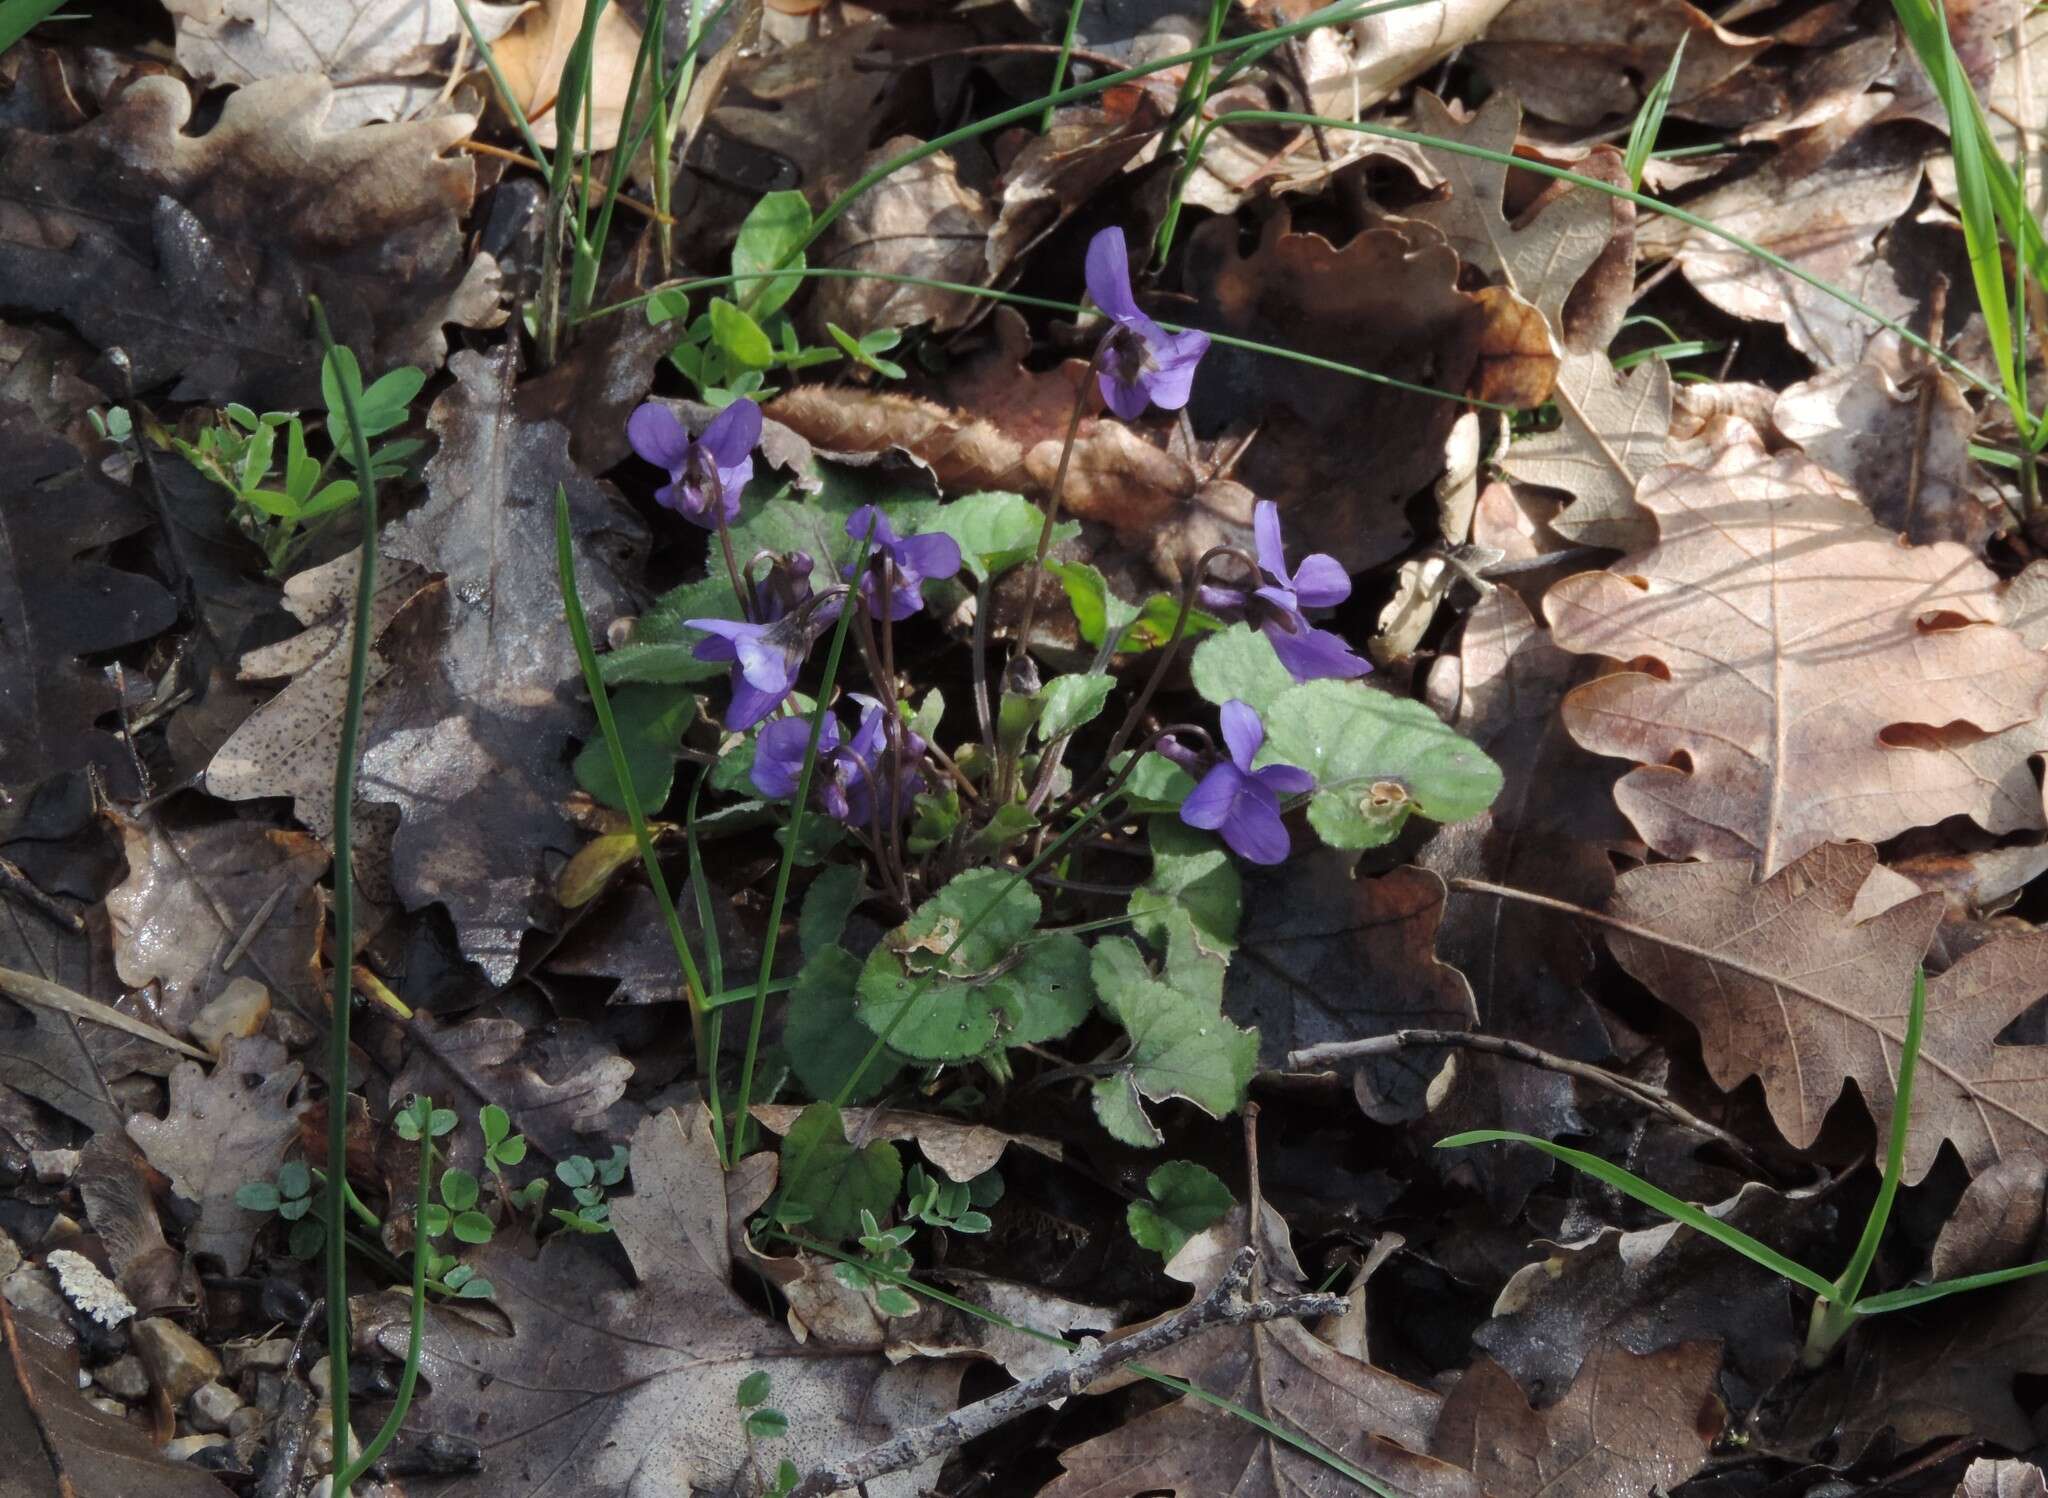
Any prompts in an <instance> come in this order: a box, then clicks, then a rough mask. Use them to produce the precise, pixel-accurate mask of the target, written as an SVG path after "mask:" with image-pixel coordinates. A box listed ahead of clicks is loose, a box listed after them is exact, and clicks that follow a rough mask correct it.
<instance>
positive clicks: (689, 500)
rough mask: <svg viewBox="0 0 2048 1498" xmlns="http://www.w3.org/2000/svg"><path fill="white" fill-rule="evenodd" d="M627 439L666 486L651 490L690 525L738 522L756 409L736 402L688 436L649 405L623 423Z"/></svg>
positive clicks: (664, 411)
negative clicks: (663, 474) (662, 471)
mask: <svg viewBox="0 0 2048 1498" xmlns="http://www.w3.org/2000/svg"><path fill="white" fill-rule="evenodd" d="M626 440H627V441H628V442H630V443H632V445H633V451H634V452H636V453H638V454H639V455H640V456H641V457H642V458H644V459H646V460H647V461H648V462H650V463H652V464H653V465H654V466H655V467H656V468H666V469H667V470H668V482H667V483H666V484H664V485H662V486H661V487H660V488H659V489H657V490H655V491H654V498H655V501H656V503H658V504H662V505H666V506H667V507H668V508H669V509H671V510H674V511H675V512H676V513H677V514H678V515H680V516H682V517H683V518H684V519H685V520H687V521H689V522H690V523H691V524H692V525H701V526H703V527H704V528H705V529H706V530H716V529H717V528H718V527H719V526H721V525H730V524H732V523H733V521H735V520H737V519H738V518H739V513H740V491H741V490H742V489H744V488H746V487H747V481H748V480H749V479H751V478H753V476H754V449H755V448H756V447H758V446H759V445H760V442H761V408H760V407H759V406H757V405H755V404H754V402H752V401H750V400H745V399H741V400H736V401H734V402H733V403H732V404H731V405H729V406H727V407H726V408H725V409H724V410H723V411H720V412H719V413H718V414H717V415H716V416H714V417H712V418H711V421H710V424H709V425H707V426H706V427H705V428H704V430H703V432H702V433H701V434H700V435H698V436H696V437H692V436H691V435H690V434H689V433H688V432H687V431H685V430H684V429H683V424H682V423H681V422H680V421H678V420H676V415H675V412H673V411H671V410H669V408H668V407H667V406H663V405H657V404H656V403H655V402H653V401H649V402H648V403H647V404H646V405H644V406H642V407H640V409H639V410H637V411H635V412H634V413H633V414H632V415H631V416H630V417H628V418H627V420H626Z"/></svg>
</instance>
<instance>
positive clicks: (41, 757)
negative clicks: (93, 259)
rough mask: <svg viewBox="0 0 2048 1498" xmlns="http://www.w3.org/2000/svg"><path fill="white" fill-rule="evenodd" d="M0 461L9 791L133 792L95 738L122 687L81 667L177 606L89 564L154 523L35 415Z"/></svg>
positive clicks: (0, 630) (6, 417)
mask: <svg viewBox="0 0 2048 1498" xmlns="http://www.w3.org/2000/svg"><path fill="white" fill-rule="evenodd" d="M0 139H4V132H0ZM5 212H6V210H5V207H4V205H0V225H4V223H5ZM0 238H4V230H0ZM6 255H7V251H6V249H5V248H4V247H0V264H4V263H5V257H6ZM4 279H6V278H5V277H4V275H0V280H4ZM0 449H4V450H5V452H6V453H7V468H6V474H5V477H4V478H0V639H4V640H7V641H10V642H12V643H11V644H10V645H9V646H8V648H7V649H6V650H4V651H0V786H6V787H9V788H11V789H13V790H16V791H24V790H26V789H27V788H28V787H29V786H31V785H33V784H34V783H35V782H36V781H38V780H41V779H42V778H43V777H44V776H46V775H50V774H53V773H55V772H56V771H58V770H64V769H75V768H78V767H79V766H82V765H85V764H97V765H100V766H101V767H103V768H104V769H106V770H108V771H110V772H112V773H113V774H115V775H116V776H117V777H119V781H120V783H121V784H122V785H124V786H125V788H126V789H127V790H129V791H131V792H132V791H134V790H136V789H138V788H137V787H135V786H134V784H133V780H134V774H133V771H132V770H131V769H130V768H129V760H128V755H127V752H126V751H125V750H124V749H123V748H122V746H121V745H120V743H119V742H118V741H117V740H116V739H115V738H114V736H113V735H112V734H110V733H106V732H103V731H102V730H100V729H99V728H97V727H96V726H95V722H96V720H97V719H98V718H99V717H100V715H101V714H102V713H105V712H107V711H109V710H110V709H111V708H112V707H113V706H114V691H113V687H112V686H111V685H110V684H109V683H108V682H107V680H106V678H105V676H104V675H103V674H102V673H101V672H100V671H98V670H96V669H94V668H92V667H89V666H87V665H85V664H84V662H82V661H80V660H79V659H78V658H79V657H80V656H81V655H85V654H87V653H89V652H93V651H101V650H112V649H114V648H116V647H118V646H122V645H128V644H132V643H133V642H134V641H136V640H143V639H147V638H149V637H150V636H151V635H153V634H155V633H157V632H158V631H159V630H161V629H164V628H166V627H167V626H168V625H170V624H171V623H172V622H173V621H174V620H175V619H176V618H177V616H178V606H177V603H176V601H175V600H173V599H172V597H171V595H170V594H169V593H167V592H165V591H164V589H163V588H162V586H161V585H159V584H158V583H156V582H155V581H153V580H152V579H150V578H147V577H143V576H141V575H139V574H137V573H133V572H124V571H121V570H120V569H118V568H115V567H111V566H108V565H107V564H106V563H104V562H101V561H86V560H83V558H84V556H85V554H86V553H88V552H96V551H98V550H99V549H100V548H103V547H106V546H110V545H112V544H113V543H114V542H116V541H118V540H121V539H122V538H123V537H125V536H132V535H134V534H135V533H136V532H137V531H140V530H142V529H143V528H144V527H145V526H147V525H148V523H149V515H148V512H147V511H146V510H145V509H144V508H143V507H142V506H141V505H140V504H139V503H137V502H136V501H135V500H134V499H132V498H130V497H129V496H128V495H127V494H126V493H125V492H123V491H122V490H121V489H120V488H118V487H117V486H116V485H114V484H113V483H111V482H110V481H109V480H107V479H105V478H103V477H101V476H100V475H98V474H97V473H95V472H94V471H93V470H91V469H89V468H87V467H86V466H85V465H84V461H83V457H82V455H81V454H80V453H79V451H78V450H77V449H76V448H74V447H73V446H72V445H71V444H70V443H69V442H66V441H65V440H64V439H63V438H62V437H59V436H57V435H56V434H55V433H53V432H51V431H49V430H48V429H47V428H45V427H44V426H43V425H42V423H41V422H39V421H38V420H37V419H36V417H35V415H34V414H33V413H32V412H31V411H30V410H29V408H28V407H26V406H22V405H14V404H7V405H0ZM29 642H34V643H33V645H31V644H30V643H29Z"/></svg>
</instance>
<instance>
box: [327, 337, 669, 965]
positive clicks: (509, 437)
mask: <svg viewBox="0 0 2048 1498" xmlns="http://www.w3.org/2000/svg"><path fill="white" fill-rule="evenodd" d="M517 357H518V351H517V349H516V348H513V347H511V346H509V345H508V346H506V347H504V348H501V349H499V350H497V351H496V352H494V353H491V354H488V355H483V354H472V353H462V354H458V355H456V356H455V358H454V359H452V360H451V361H450V368H451V369H452V370H453V371H454V373H455V376H456V379H457V381H458V383H457V384H456V386H455V387H454V388H453V389H451V390H449V391H448V392H447V393H446V394H444V395H443V396H442V397H441V398H440V399H439V400H438V401H436V402H435V403H434V408H433V411H432V412H431V413H430V415H429V417H428V423H427V424H428V426H429V427H430V428H431V429H432V430H433V432H434V433H435V434H436V435H437V436H439V437H440V439H441V447H440V450H439V452H437V453H436V454H435V456H434V459H433V461H432V462H431V463H429V464H428V465H427V473H426V478H427V492H428V500H427V503H426V504H425V505H424V506H422V507H421V508H420V509H418V510H416V511H414V512H413V513H412V514H410V515H408V516H407V517H406V518H405V519H403V520H401V521H397V522H395V523H394V524H392V525H391V526H390V527H388V528H387V531H386V534H385V537H384V542H383V545H384V550H385V553H386V555H387V556H388V557H389V558H390V559H391V560H393V561H396V562H411V563H414V564H415V565H417V566H419V567H423V568H426V569H427V570H428V571H430V572H436V573H439V574H441V577H442V579H443V581H442V583H441V584H440V585H439V586H440V588H441V590H442V592H441V596H440V598H439V600H438V604H437V609H438V613H437V616H436V617H435V618H434V619H433V621H432V626H431V627H428V628H423V629H422V630H421V631H420V633H419V634H418V635H417V636H416V637H415V638H413V639H412V640H410V641H409V642H408V648H407V650H406V651H405V652H404V655H403V658H402V659H399V660H397V661H395V662H394V664H393V666H392V669H391V672H390V674H389V676H388V677H387V679H386V681H385V683H384V690H385V692H386V694H387V695H386V698H385V701H384V703H383V705H382V707H381V709H380V711H379V712H378V714H377V719H376V722H375V724H374V725H373V726H371V727H370V729H369V731H368V735H367V739H368V742H367V747H366V749H365V750H364V754H363V768H362V780H361V784H362V794H363V796H364V799H366V800H370V801H382V802H390V803H393V804H395V805H396V806H397V807H398V808H399V812H400V824H399V829H398V834H397V837H396V838H395V840H394V843H393V847H392V872H393V881H394V883H395V885H396V888H397V891H398V894H399V896H400V897H401V898H402V899H403V900H404V902H405V904H406V906H407V907H408V908H409V909H417V908H418V907H420V906H422V905H427V904H432V903H436V902H438V903H440V904H443V905H445V906H447V908H448V913H449V914H450V915H451V916H452V917H453V918H454V921H455V930H456V935H457V937H458V938H459V940H460V941H461V944H462V951H463V955H464V956H466V957H468V958H469V959H470V960H472V961H474V962H476V963H478V964H479V965H480V966H481V967H482V968H483V970H484V973H485V975H486V976H487V977H488V978H489V979H490V980H491V981H492V982H493V983H496V984H502V983H504V982H506V981H507V980H508V979H510V978H511V976H512V973H513V969H514V967H515V966H516V964H517V961H518V955H519V943H520V938H521V937H522V936H523V935H524V934H525V932H526V929H527V926H528V924H529V920H530V916H531V913H532V910H533V906H534V902H535V901H536V900H537V899H540V898H542V897H543V896H544V894H545V891H546V889H547V872H548V869H547V865H548V857H549V850H551V849H553V850H558V851H560V850H567V849H569V848H571V847H572V846H573V844H574V837H573V835H572V833H571V831H570V829H569V826H568V823H567V822H566V820H565V819H564V817H563V815H562V812H561V809H560V803H561V801H562V800H563V798H564V797H566V796H567V794H568V793H569V790H570V787H571V780H570V775H569V767H568V755H567V752H566V751H567V748H568V743H569V740H570V739H571V738H572V737H573V736H575V735H577V734H579V733H581V732H583V731H584V723H585V717H584V711H585V710H584V709H583V708H582V707H581V706H580V705H579V702H578V699H579V697H580V696H581V687H580V677H579V674H578V670H577V665H576V653H575V648H574V646H573V645H572V644H571V642H570V639H569V631H568V629H567V628H566V627H565V626H564V625H563V624H562V622H561V620H562V596H561V583H560V580H559V579H558V577H557V575H556V570H555V539H554V537H555V520H554V495H555V486H556V485H557V484H562V485H564V486H566V488H567V490H568V494H569V510H570V524H571V527H572V530H573V533H574V536H575V541H576V552H577V560H578V576H577V587H578V589H579V591H580V592H581V594H582V597H583V606H584V608H585V610H586V611H587V612H588V613H589V616H590V619H591V626H592V628H593V629H594V630H596V631H598V632H599V633H602V631H603V630H604V628H605V625H606V624H607V623H608V622H609V621H610V620H611V619H612V618H614V617H616V616H617V615H619V614H621V613H624V612H625V611H626V606H627V597H628V594H627V584H626V583H625V581H624V579H625V578H626V577H629V576H631V575H633V573H634V572H635V571H636V570H637V561H638V558H639V556H640V555H641V553H642V551H643V550H644V548H645V546H646V541H647V533H646V529H645V527H644V526H643V524H642V523H641V522H640V520H639V519H638V517H636V516H635V515H634V514H633V512H632V511H631V509H630V508H628V507H627V506H626V505H625V503H624V502H623V501H622V500H621V499H620V498H619V497H618V495H617V494H616V492H615V491H613V490H612V489H611V487H610V486H609V485H605V484H600V483H597V482H595V481H594V480H592V479H590V478H588V477H586V476H585V475H584V474H583V473H582V472H581V471H580V470H579V469H578V468H577V467H576V466H575V464H574V463H573V462H572V461H571V460H570V457H569V437H568V433H567V432H566V431H565V430H564V429H563V428H562V427H560V426H558V425H556V424H555V423H554V422H551V421H550V422H537V423H536V422H528V421H524V420H522V419H521V418H520V417H519V416H518V414H517V413H516V411H515V410H514V409H513V407H512V402H511V396H512V384H513V375H514V366H515V363H516V360H517Z"/></svg>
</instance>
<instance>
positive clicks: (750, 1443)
mask: <svg viewBox="0 0 2048 1498" xmlns="http://www.w3.org/2000/svg"><path fill="white" fill-rule="evenodd" d="M772 1388H773V1385H772V1383H771V1382H770V1380H769V1377H768V1375H767V1374H766V1373H762V1372H758V1371H757V1372H754V1373H749V1374H748V1375H747V1376H746V1377H745V1378H743V1379H741V1380H740V1387H739V1391H738V1393H737V1395H736V1396H735V1398H734V1401H733V1402H734V1403H735V1404H737V1405H738V1406H739V1411H740V1427H741V1429H743V1430H744V1431H745V1432H746V1433H747V1465H748V1466H749V1467H751V1466H753V1464H754V1443H755V1442H757V1441H775V1440H780V1439H781V1438H782V1437H783V1436H786V1435H788V1434H789V1416H787V1415H785V1414H783V1413H782V1411H781V1410H778V1409H774V1408H771V1407H770V1406H769V1404H768V1395H769V1393H770V1391H771V1389H772ZM802 1477H803V1474H802V1473H801V1472H799V1471H798V1470H797V1467H796V1463H795V1462H792V1461H790V1460H789V1459H788V1458H787V1457H784V1458H783V1459H782V1461H781V1462H779V1463H777V1464H776V1468H775V1480H774V1481H773V1482H771V1483H769V1484H768V1485H767V1487H765V1488H764V1489H762V1491H763V1493H765V1494H766V1495H767V1498H783V1495H784V1494H786V1493H788V1492H789V1491H790V1490H791V1489H793V1488H794V1487H795V1486H796V1485H797V1483H798V1482H799V1481H800V1480H801V1479H802Z"/></svg>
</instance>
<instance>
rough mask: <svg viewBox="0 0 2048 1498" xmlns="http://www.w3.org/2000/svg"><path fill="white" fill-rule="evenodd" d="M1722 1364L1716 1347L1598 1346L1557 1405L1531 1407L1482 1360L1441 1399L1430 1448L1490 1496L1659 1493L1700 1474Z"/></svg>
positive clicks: (1716, 1417)
mask: <svg viewBox="0 0 2048 1498" xmlns="http://www.w3.org/2000/svg"><path fill="white" fill-rule="evenodd" d="M1720 1367H1721V1349H1720V1346H1719V1344H1717V1343H1713V1342H1683V1343H1680V1344H1679V1345H1678V1346H1676V1347H1668V1348H1665V1349H1664V1350H1663V1351H1661V1352H1653V1353H1651V1354H1649V1355H1648V1356H1647V1357H1637V1356H1636V1355H1635V1354H1634V1353H1632V1352H1630V1351H1629V1350H1628V1349H1627V1348H1625V1347H1622V1346H1620V1345H1619V1344H1618V1343H1614V1342H1603V1343H1602V1344H1601V1345H1600V1348H1599V1350H1598V1351H1596V1352H1595V1353H1594V1354H1593V1356H1591V1357H1590V1358H1588V1359H1587V1360H1586V1362H1585V1365H1584V1366H1583V1367H1582V1368H1581V1369H1580V1370H1579V1376H1578V1378H1577V1379H1575V1380H1574V1381H1573V1383H1572V1386H1571V1387H1570V1388H1569V1389H1567V1390H1566V1391H1565V1393H1564V1397H1563V1398H1562V1399H1560V1400H1558V1401H1557V1402H1556V1403H1555V1404H1550V1405H1546V1406H1545V1407H1544V1408H1542V1409H1532V1408H1531V1407H1530V1405H1529V1401H1528V1400H1527V1399H1526V1398H1525V1397H1524V1396H1523V1394H1522V1391H1521V1389H1520V1387H1519V1386H1518V1385H1517V1384H1516V1383H1515V1381H1514V1379H1512V1378H1510V1377H1509V1376H1508V1373H1507V1370H1506V1369H1504V1368H1502V1367H1501V1366H1500V1364H1498V1363H1496V1362H1494V1361H1493V1360H1492V1359H1491V1358H1481V1359H1479V1360H1478V1361H1477V1362H1475V1363H1474V1364H1473V1365H1472V1366H1471V1367H1470V1368H1468V1369H1466V1370H1465V1372H1464V1374H1463V1375H1462V1376H1461V1377H1460V1378H1459V1379H1458V1386H1457V1387H1456V1388H1455V1389H1453V1390H1452V1391H1451V1396H1450V1398H1449V1399H1447V1400H1446V1401H1444V1412H1443V1415H1442V1417H1441V1418H1440V1419H1439V1420H1438V1421H1437V1426H1436V1434H1435V1435H1434V1436H1433V1437H1431V1439H1430V1450H1431V1451H1432V1452H1434V1453H1435V1454H1436V1455H1437V1456H1440V1457H1443V1458H1444V1459H1445V1460H1447V1461H1453V1462H1456V1463H1457V1464H1458V1465H1459V1466H1462V1467H1468V1468H1470V1469H1471V1471H1472V1475H1473V1476H1474V1477H1477V1478H1478V1479H1479V1480H1480V1481H1481V1482H1483V1483H1485V1484H1486V1491H1487V1492H1488V1493H1489V1494H1491V1495H1492V1498H1539V1495H1545V1494H1552V1493H1563V1492H1571V1493H1577V1494H1585V1495H1588V1498H1592V1495H1602V1494H1611V1495H1613V1498H1624V1495H1632V1494H1638V1493H1650V1492H1663V1491H1665V1490H1667V1489H1669V1488H1675V1487H1677V1486H1678V1484H1680V1483H1681V1482H1684V1481H1685V1480H1686V1479H1687V1478H1688V1477H1690V1476H1692V1475H1693V1473H1695V1472H1697V1471H1698V1470H1699V1469H1700V1467H1701V1466H1702V1465H1703V1464H1704V1463H1705V1461H1706V1459H1707V1452H1708V1451H1709V1450H1710V1449H1711V1448H1712V1446H1713V1444H1714V1438H1715V1437H1716V1436H1717V1435H1718V1434H1719V1433H1720V1430H1721V1426H1722V1424H1723V1422H1724V1420H1725V1418H1726V1413H1727V1412H1726V1411H1725V1410H1724V1409H1723V1408H1722V1406H1721V1400H1720V1397H1719V1396H1718V1395H1717V1394H1716V1393H1715V1392H1714V1379H1715V1375H1716V1374H1717V1373H1718V1372H1719V1371H1720Z"/></svg>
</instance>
